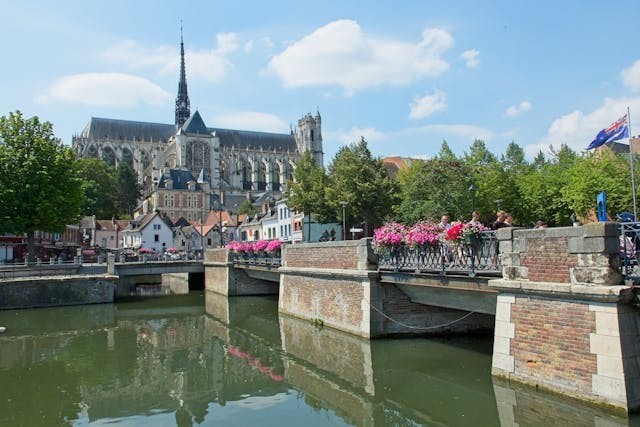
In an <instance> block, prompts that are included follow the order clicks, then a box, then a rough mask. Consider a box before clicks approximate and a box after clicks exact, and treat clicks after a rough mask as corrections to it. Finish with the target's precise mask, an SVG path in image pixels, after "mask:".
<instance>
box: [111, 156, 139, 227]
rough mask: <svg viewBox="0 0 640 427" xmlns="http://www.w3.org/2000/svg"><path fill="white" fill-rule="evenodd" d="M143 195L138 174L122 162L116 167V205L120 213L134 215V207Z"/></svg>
mask: <svg viewBox="0 0 640 427" xmlns="http://www.w3.org/2000/svg"><path fill="white" fill-rule="evenodd" d="M141 196H142V186H141V185H140V184H139V183H138V174H136V171H134V170H133V168H132V167H131V166H129V165H128V164H126V163H121V164H119V165H118V168H117V169H116V191H115V206H116V209H117V210H118V212H119V213H120V214H125V215H129V217H132V216H133V209H134V208H135V207H136V206H137V205H138V199H139V198H140V197H141Z"/></svg>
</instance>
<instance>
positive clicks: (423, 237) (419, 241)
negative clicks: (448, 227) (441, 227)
mask: <svg viewBox="0 0 640 427" xmlns="http://www.w3.org/2000/svg"><path fill="white" fill-rule="evenodd" d="M406 240H407V244H408V245H409V246H426V245H431V246H433V245H435V244H436V243H437V242H438V229H437V228H436V226H435V225H433V224H430V223H428V222H426V221H420V222H418V223H417V224H415V225H414V226H412V227H411V228H409V230H408V231H407V235H406Z"/></svg>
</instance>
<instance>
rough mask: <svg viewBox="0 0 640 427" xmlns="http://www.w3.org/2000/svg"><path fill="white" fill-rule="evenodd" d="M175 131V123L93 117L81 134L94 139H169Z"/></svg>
mask: <svg viewBox="0 0 640 427" xmlns="http://www.w3.org/2000/svg"><path fill="white" fill-rule="evenodd" d="M175 133H176V127H175V126H174V125H167V124H163V123H149V122H134V121H131V120H117V119H104V118H100V117H92V118H91V120H90V121H89V123H88V124H87V126H85V128H84V130H83V131H82V134H81V136H82V137H83V138H87V139H94V140H100V139H108V140H112V141H113V140H118V139H123V140H136V141H167V140H168V139H169V137H171V136H173V135H174V134H175Z"/></svg>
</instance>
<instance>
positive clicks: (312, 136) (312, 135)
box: [311, 129, 313, 141]
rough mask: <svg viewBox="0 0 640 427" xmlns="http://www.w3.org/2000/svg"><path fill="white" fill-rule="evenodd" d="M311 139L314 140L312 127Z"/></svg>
mask: <svg viewBox="0 0 640 427" xmlns="http://www.w3.org/2000/svg"><path fill="white" fill-rule="evenodd" d="M311 141H313V129H311Z"/></svg>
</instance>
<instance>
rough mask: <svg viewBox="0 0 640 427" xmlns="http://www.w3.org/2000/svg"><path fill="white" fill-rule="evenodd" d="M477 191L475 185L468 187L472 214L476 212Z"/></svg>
mask: <svg viewBox="0 0 640 427" xmlns="http://www.w3.org/2000/svg"><path fill="white" fill-rule="evenodd" d="M477 190H478V189H477V188H476V186H475V185H473V184H471V185H470V186H469V191H470V192H471V213H473V212H474V211H475V210H476V191H477Z"/></svg>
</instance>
